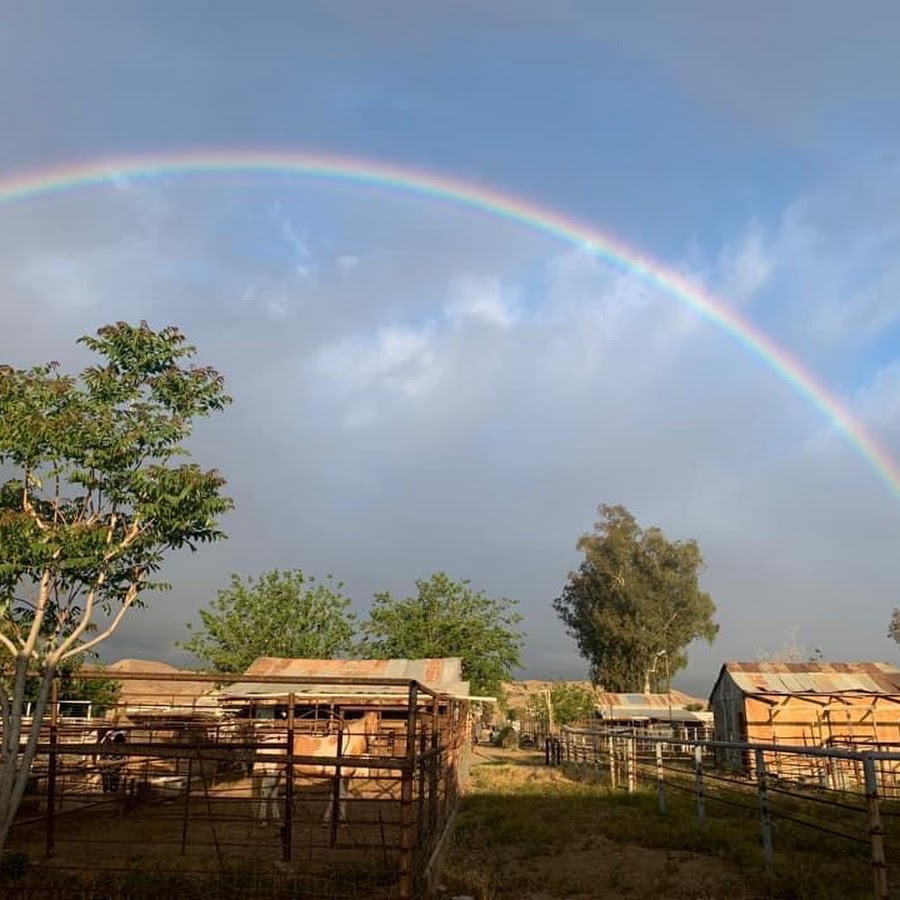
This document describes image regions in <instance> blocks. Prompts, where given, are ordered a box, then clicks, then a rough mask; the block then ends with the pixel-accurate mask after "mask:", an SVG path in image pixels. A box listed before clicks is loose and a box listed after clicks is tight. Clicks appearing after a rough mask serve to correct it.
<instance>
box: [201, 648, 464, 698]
mask: <svg viewBox="0 0 900 900" xmlns="http://www.w3.org/2000/svg"><path fill="white" fill-rule="evenodd" d="M269 675H279V676H282V677H296V678H297V681H296V682H291V683H290V684H277V685H275V684H261V683H259V682H253V681H249V680H248V681H239V682H236V683H235V684H230V685H227V686H226V687H223V688H222V689H221V691H220V692H219V694H220V696H221V697H223V698H228V697H233V698H248V699H249V698H253V697H259V698H262V697H273V696H282V697H283V696H284V695H285V694H289V693H294V694H306V695H308V696H320V697H329V696H361V695H367V694H368V695H371V694H373V693H376V694H378V695H391V694H397V695H398V696H405V695H406V691H407V688H406V687H405V686H403V685H376V686H367V685H365V684H351V685H347V684H339V683H334V684H310V683H309V682H304V681H303V679H304V677H314V678H322V677H328V676H329V675H332V676H334V677H336V678H396V679H403V680H406V681H418V682H419V683H421V684H424V685H425V686H426V687H428V688H431V689H432V690H434V691H437V692H439V693H444V694H452V695H453V696H456V697H465V696H468V694H469V683H468V682H467V681H463V680H462V660H461V659H460V658H458V657H447V658H444V659H283V658H279V657H271V656H264V657H260V658H259V659H257V660H255V661H254V662H253V664H252V665H251V666H250V667H249V668H248V669H247V671H246V672H244V676H245V677H246V678H254V677H265V676H269Z"/></svg>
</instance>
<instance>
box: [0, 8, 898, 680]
mask: <svg viewBox="0 0 900 900" xmlns="http://www.w3.org/2000/svg"><path fill="white" fill-rule="evenodd" d="M0 10H2V21H3V25H2V29H0V121H2V123H3V127H2V139H0V179H4V178H15V177H16V176H17V175H25V174H28V173H34V172H36V171H40V170H42V169H45V168H48V167H51V166H57V165H65V164H67V163H74V162H82V163H83V162H91V161H95V162H97V163H98V164H100V163H103V162H104V161H112V163H114V162H115V160H117V159H120V158H121V157H123V156H126V155H129V154H141V155H151V156H153V155H165V154H172V153H179V152H184V151H199V150H203V149H207V150H208V149H218V150H222V149H230V150H237V149H239V148H245V149H246V148H256V149H262V150H273V151H280V152H284V153H288V152H291V151H296V152H310V151H316V152H324V153H333V154H338V155H342V156H356V157H363V158H369V159H375V160H380V161H383V162H388V163H392V164H395V165H401V166H413V167H418V168H424V169H428V170H430V171H433V172H438V173H443V174H445V175H449V176H453V177H456V178H460V179H465V180H469V181H472V182H477V183H479V184H483V185H488V186H492V187H494V188H498V189H501V190H504V191H506V192H508V193H512V194H515V195H518V196H520V197H522V198H526V199H528V200H529V201H530V202H533V203H535V204H538V205H540V206H542V207H544V208H546V209H548V210H554V211H556V212H557V213H561V214H566V215H571V216H574V217H576V218H578V219H580V220H582V221H584V222H586V223H590V224H591V225H593V226H596V227H598V228H601V229H603V230H605V231H606V232H608V233H611V234H614V235H616V236H618V237H619V238H620V239H621V240H622V241H624V242H625V243H626V244H628V245H631V246H633V247H635V248H638V249H639V250H641V251H642V252H644V253H647V254H650V255H652V256H653V257H655V258H656V259H658V260H659V261H660V262H661V263H663V264H664V265H665V266H667V267H669V268H671V269H674V270H676V271H678V272H680V273H681V274H683V275H685V276H686V277H688V278H690V279H691V280H692V281H695V282H696V283H697V284H699V285H702V286H704V287H705V288H707V289H708V290H710V291H712V292H714V293H715V294H716V295H717V296H719V297H720V298H722V300H723V301H724V302H725V303H726V304H729V305H733V306H735V307H737V308H739V310H740V312H741V314H742V315H743V316H745V317H746V318H747V319H748V320H749V321H751V322H752V323H754V324H755V325H756V326H757V327H759V328H761V329H762V330H763V331H765V332H766V333H768V334H769V335H770V336H771V337H772V338H774V339H775V340H776V341H777V342H778V343H779V344H780V345H781V346H782V347H783V348H784V349H786V350H787V351H788V352H789V353H790V354H791V355H793V356H794V357H796V358H797V359H798V360H799V361H801V362H802V363H803V364H804V365H805V366H807V367H808V368H809V370H810V371H812V372H813V373H814V374H815V375H816V377H817V378H819V379H820V380H821V381H822V382H823V383H824V384H825V385H827V387H828V389H829V390H830V391H832V392H833V393H834V394H835V395H837V396H838V397H840V398H841V400H842V401H843V402H844V403H846V404H847V406H848V407H850V408H851V409H852V410H853V411H854V412H855V413H856V414H857V415H858V416H859V418H860V419H861V420H862V421H863V422H864V423H865V425H866V427H867V428H868V429H869V431H870V433H871V435H872V436H873V437H874V438H875V439H876V440H877V441H878V442H879V443H880V444H881V445H882V446H883V447H884V448H885V450H886V451H887V452H889V453H890V454H892V455H893V456H894V458H900V253H898V250H900V203H898V200H900V106H898V104H897V103H896V97H895V87H896V84H897V82H898V79H900V58H898V57H897V54H896V46H897V42H898V39H900V10H898V8H897V7H896V5H895V4H893V3H879V2H876V0H871V2H868V3H866V4H864V5H863V6H861V7H860V8H859V9H855V10H853V11H850V9H849V7H848V6H847V5H846V4H843V3H833V4H832V3H823V2H815V3H812V2H809V3H806V2H796V3H792V4H789V5H788V4H762V5H759V4H757V5H755V6H753V5H746V4H744V5H735V4H721V3H718V2H715V3H714V2H700V0H695V2H687V3H681V4H677V9H676V5H673V4H669V3H665V2H658V3H652V2H638V3H617V4H606V3H601V2H598V0H586V2H575V0H572V2H565V0H556V2H554V3H532V2H529V0H516V2H512V0H510V2H505V0H499V2H494V3H490V4H485V3H480V2H478V3H476V2H465V0H460V2H456V3H452V4H446V3H421V2H412V0H409V2H393V0H385V2H371V3H361V2H330V3H327V4H324V3H316V2H309V3H304V2H290V3H287V2H285V3H279V2H275V0H269V2H266V3H261V4H237V3H222V4H216V5H215V6H213V5H211V4H209V3H201V2H189V0H178V2H174V0H173V2H168V0H161V2H157V3H154V4H146V3H130V2H122V0H117V2H94V0H86V2H83V3H80V4H71V3H66V2H59V3H50V2H39V0H36V2H33V3H28V4H22V3H13V2H5V0H0ZM112 168H114V166H113V165H112V164H111V169H112ZM0 285H2V289H0V361H2V362H6V363H11V364H14V365H29V364H31V363H34V362H38V361H43V360H47V359H60V360H62V361H64V362H66V363H67V364H70V365H72V366H76V365H78V364H79V363H81V362H82V361H83V358H82V357H80V356H79V354H78V353H77V352H75V351H74V350H73V342H74V340H75V338H76V337H77V336H78V335H80V334H83V333H85V332H89V331H92V330H94V329H95V328H96V327H97V326H99V325H100V324H102V323H104V322H107V321H111V320H117V319H128V320H134V321H136V320H139V319H147V320H148V321H149V322H150V323H151V324H153V325H154V326H162V325H164V324H167V323H170V322H173V323H176V324H178V325H180V326H181V327H182V328H183V329H185V330H186V331H187V333H188V335H189V336H190V338H191V339H192V340H193V342H194V343H196V344H198V346H199V348H200V356H201V359H202V361H203V362H209V363H211V364H213V365H215V366H216V367H218V368H219V369H221V370H222V371H223V372H224V373H225V374H226V375H227V378H228V384H229V389H230V391H231V393H232V394H233V395H234V397H235V404H234V406H233V407H232V408H231V409H230V410H229V411H228V412H227V414H226V415H224V416H222V417H219V419H218V420H217V421H213V422H209V423H204V425H203V426H202V427H201V428H200V429H199V431H198V433H197V435H196V440H195V450H196V455H197V456H198V458H199V459H200V460H201V461H202V462H204V463H206V464H209V465H215V466H217V467H219V468H221V469H222V470H223V471H224V472H225V474H226V475H227V477H228V479H229V482H230V491H231V493H232V494H233V496H234V498H235V500H236V503H237V507H236V511H235V512H234V513H233V514H232V515H231V516H230V517H229V518H228V520H227V523H226V528H227V530H228V532H229V534H230V540H229V541H228V542H227V543H226V544H224V545H221V546H219V547H215V548H212V549H207V550H203V551H202V552H201V553H200V554H198V555H196V556H186V557H181V556H180V557H177V558H173V559H172V560H171V562H170V564H169V566H168V571H167V574H168V576H169V577H170V579H171V580H172V581H173V582H174V590H173V591H172V592H171V593H170V594H168V595H166V596H164V597H161V598H159V600H158V601H155V602H154V603H153V605H152V608H151V609H150V610H148V611H145V612H139V613H136V614H135V615H133V616H132V618H131V619H130V621H128V622H127V623H126V625H124V626H123V628H122V630H121V633H120V635H119V636H118V637H117V638H116V640H115V641H114V642H113V643H112V644H111V645H109V647H108V648H107V650H106V654H105V655H106V656H107V658H109V659H113V658H116V657H119V656H125V655H128V656H142V657H155V658H162V659H168V660H171V661H173V662H183V661H184V657H183V656H181V655H179V653H178V651H176V650H175V648H174V646H173V645H174V642H175V641H176V640H177V639H178V638H179V637H182V636H183V635H184V623H185V622H187V621H188V620H190V619H192V618H193V616H194V613H195V611H196V609H197V608H198V606H200V605H203V604H204V603H206V602H207V601H208V600H209V599H210V598H211V597H212V596H214V594H215V590H216V588H217V587H219V586H221V585H223V584H224V583H225V582H226V580H227V574H228V573H229V572H231V571H237V572H241V573H245V574H246V573H253V572H260V571H264V570H266V569H270V568H274V567H279V568H287V567H294V566H299V567H302V568H304V569H305V570H307V571H310V572H313V573H319V574H324V573H327V572H333V573H334V574H335V575H337V576H339V577H340V578H342V579H343V580H344V581H345V582H346V584H347V587H348V591H349V592H350V594H351V595H352V597H353V598H354V602H355V604H356V606H357V608H358V610H359V611H361V612H363V611H364V610H365V609H366V607H367V605H368V602H369V599H370V598H371V595H372V593H373V592H374V591H376V590H382V589H390V590H393V591H395V592H405V591H407V590H408V589H409V588H410V587H411V586H412V582H413V580H414V579H415V578H417V577H424V576H427V575H428V574H429V573H431V572H433V571H435V570H438V569H443V570H446V571H448V572H450V573H451V574H453V575H455V576H457V577H465V578H470V579H471V580H472V582H473V583H474V584H475V585H476V586H478V587H481V588H484V589H485V590H487V591H488V592H489V593H491V594H493V595H504V596H508V597H512V598H515V599H517V600H518V601H519V602H520V604H521V607H522V610H523V612H524V613H525V617H526V618H525V624H526V627H527V629H528V633H529V638H528V645H527V652H526V659H527V667H526V670H525V673H524V674H527V675H529V676H532V677H575V676H577V677H581V676H583V674H584V673H585V671H586V666H585V664H584V663H583V661H581V660H579V658H578V656H577V654H576V651H575V646H574V643H573V642H572V641H571V640H570V639H569V638H568V637H566V635H565V634H564V631H563V628H562V626H561V625H560V623H559V622H558V621H557V620H556V618H555V615H554V613H553V611H552V607H551V601H552V598H553V597H555V596H556V595H557V594H558V593H559V591H560V589H561V587H562V585H563V583H564V580H565V577H566V573H567V572H568V571H569V570H570V569H571V568H573V567H574V566H575V565H577V562H578V557H577V554H576V552H575V541H576V539H577V537H578V535H579V534H581V533H582V532H584V531H586V530H589V529H590V528H591V527H592V525H593V523H594V521H595V518H596V515H595V510H596V506H597V505H598V504H599V503H602V502H607V503H623V504H625V505H626V506H627V507H628V508H629V509H631V511H632V512H633V513H634V514H635V515H636V516H637V518H638V519H639V521H640V522H641V523H642V524H645V525H651V524H656V525H659V526H661V527H662V528H663V529H664V530H665V531H666V532H667V533H668V534H669V536H670V537H673V538H688V537H694V538H696V539H697V540H698V542H699V543H700V546H701V549H702V551H703V553H704V556H705V558H706V562H707V568H706V570H705V572H704V574H703V584H704V586H705V587H706V589H707V590H709V591H710V592H711V594H712V595H713V598H714V600H715V602H716V604H717V606H718V610H719V613H718V620H719V622H720V624H721V633H720V637H719V638H718V640H717V641H716V643H715V644H714V646H713V647H712V648H709V647H707V646H705V645H701V646H697V647H695V648H693V650H692V654H691V660H692V661H691V665H690V668H689V669H688V671H687V672H686V673H684V674H683V675H682V676H681V677H680V678H679V679H678V680H677V681H676V684H680V685H681V686H683V687H684V688H686V689H689V690H694V691H697V692H699V693H705V692H707V691H708V689H709V687H710V685H711V681H712V678H713V677H714V675H715V672H716V670H717V667H718V666H719V664H720V663H721V661H723V660H724V659H734V658H740V659H749V660H752V659H756V658H758V657H759V656H760V654H761V653H765V652H774V651H776V650H778V649H779V647H780V646H781V645H782V644H784V643H785V641H786V640H789V639H790V638H791V636H795V638H796V641H797V642H798V643H799V644H801V645H804V646H805V647H806V648H807V650H809V651H811V650H812V649H813V648H814V647H820V648H821V649H822V651H823V653H824V654H825V656H826V657H827V658H830V659H888V660H896V658H897V653H898V651H897V648H896V647H895V646H894V645H893V644H892V643H891V642H890V641H889V640H888V639H887V638H886V637H885V631H886V624H887V620H888V618H889V616H890V612H891V609H892V607H893V605H894V604H895V603H898V602H900V596H898V589H897V586H898V584H900V496H898V495H897V493H893V492H892V491H891V490H890V489H889V487H888V486H886V484H885V483H884V481H882V480H880V479H879V478H878V477H877V475H876V474H875V473H874V472H873V470H872V468H871V467H870V466H869V465H868V464H867V463H866V462H865V461H864V460H863V459H862V458H861V457H860V455H859V454H858V453H857V452H856V451H855V450H854V449H853V448H852V447H851V446H849V444H848V443H847V441H846V440H845V439H844V438H842V437H841V435H840V434H839V433H837V432H836V431H835V429H834V427H833V425H832V424H831V423H830V422H829V421H828V420H827V418H825V417H824V416H823V415H822V414H821V412H819V411H817V410H816V409H815V408H814V407H813V406H812V405H811V403H810V402H809V400H808V399H807V398H805V397H804V396H802V395H801V394H799V393H798V392H797V391H796V390H795V389H794V388H792V387H791V386H790V385H788V384H786V383H785V381H784V380H783V379H781V378H780V377H779V376H778V375H777V374H776V373H775V372H773V371H772V370H771V369H770V368H768V367H767V366H766V365H765V364H764V363H763V362H761V361H760V359H759V358H757V357H755V356H754V355H752V354H751V353H748V352H747V350H746V349H744V348H743V347H742V346H741V345H739V344H738V343H736V342H735V341H734V340H733V339H732V338H730V337H729V336H727V335H726V334H724V333H723V332H722V331H721V330H719V329H718V328H717V327H716V326H714V325H713V324H711V323H709V322H708V321H706V320H704V319H701V318H700V317H698V316H697V315H696V314H695V313H693V312H691V311H690V310H689V309H688V308H687V307H686V306H685V305H684V304H683V303H682V302H681V301H679V300H677V299H675V298H673V297H671V296H669V295H666V294H663V293H660V292H659V291H657V290H654V289H653V288H652V287H651V286H649V285H647V284H645V283H642V282H641V281H640V280H638V279H637V278H636V277H635V276H633V275H631V274H629V273H628V272H627V271H625V270H621V269H616V268H613V267H611V266H610V265H608V264H607V263H604V262H602V261H601V260H599V259H597V258H596V257H594V256H593V255H592V254H591V252H590V249H589V248H587V247H584V246H573V245H569V244H565V243H563V242H561V241H559V240H558V239H554V238H552V237H550V236H548V235H546V234H542V233H540V232H538V231H536V230H534V229H530V228H528V227H526V226H524V225H522V224H517V223H514V222H509V221H502V220H499V219H497V218H494V217H491V216H489V215H486V214H484V213H480V212H477V211H473V210H466V209H464V208H461V207H459V206H454V205H452V204H450V203H447V202H446V201H439V200H436V199H429V198H427V197H423V196H416V195H412V194H408V193H406V194H404V193H403V192H400V191H396V190H387V189H384V188H378V187H373V186H365V185H352V184H347V183H339V182H335V181H333V180H332V181H328V180H325V179H321V178H320V179H315V178H310V177H300V176H296V175H289V174H286V173H277V172H274V173H268V174H255V175H254V174H248V173H243V174H235V173H231V174H218V175H214V174H195V175H165V176H163V175H161V176H158V177H152V178H128V177H112V178H111V179H110V181H109V183H108V184H106V185H102V186H97V187H92V188H83V189H79V190H73V191H67V192H52V193H49V194H45V195H42V196H34V197H29V198H24V199H18V200H15V201H8V202H5V203H4V202H0Z"/></svg>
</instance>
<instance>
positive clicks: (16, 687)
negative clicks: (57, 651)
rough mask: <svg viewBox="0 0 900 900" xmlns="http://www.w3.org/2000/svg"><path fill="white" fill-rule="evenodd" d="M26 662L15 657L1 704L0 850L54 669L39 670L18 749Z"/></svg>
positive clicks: (23, 781) (22, 785)
mask: <svg viewBox="0 0 900 900" xmlns="http://www.w3.org/2000/svg"><path fill="white" fill-rule="evenodd" d="M28 662H29V660H28V658H27V657H25V656H18V657H16V660H15V669H14V671H15V675H14V677H13V690H12V695H11V696H9V697H8V700H7V702H6V703H4V704H3V721H2V728H3V736H2V744H0V854H2V853H3V850H4V848H5V847H6V840H7V838H8V836H9V829H10V828H11V827H12V823H13V820H14V819H15V816H16V813H17V812H18V809H19V804H20V803H21V802H22V797H23V795H24V794H25V788H26V787H27V785H28V776H29V775H30V774H31V766H32V763H33V762H34V757H35V754H36V753H37V744H38V738H39V736H40V731H41V724H42V722H43V718H44V712H45V711H46V709H47V700H48V698H49V696H50V687H51V685H52V683H53V675H54V671H55V667H54V666H47V667H46V668H45V669H44V671H43V672H42V673H41V680H40V687H39V688H38V695H37V697H36V699H35V703H34V709H33V710H32V718H31V727H30V729H29V732H28V737H27V740H26V742H25V747H24V749H23V750H21V752H20V748H21V742H22V726H23V722H22V719H23V718H24V712H25V687H26V683H27V680H28Z"/></svg>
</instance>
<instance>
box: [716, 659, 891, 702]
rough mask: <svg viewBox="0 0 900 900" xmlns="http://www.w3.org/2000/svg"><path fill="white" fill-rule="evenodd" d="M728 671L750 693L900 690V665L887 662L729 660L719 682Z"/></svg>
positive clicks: (884, 691)
mask: <svg viewBox="0 0 900 900" xmlns="http://www.w3.org/2000/svg"><path fill="white" fill-rule="evenodd" d="M725 673H728V675H730V676H731V678H732V680H733V681H734V683H735V684H736V685H737V686H738V687H739V688H740V689H741V690H742V691H744V692H745V693H748V694H804V693H810V694H837V693H844V692H848V691H863V692H866V693H876V694H898V693H900V669H898V668H897V667H896V666H894V665H891V664H890V663H883V662H752V663H748V662H727V663H725V665H724V666H723V667H722V671H721V673H720V675H719V679H717V680H716V684H718V683H719V680H721V678H722V676H723V675H724V674H725ZM713 691H715V687H713Z"/></svg>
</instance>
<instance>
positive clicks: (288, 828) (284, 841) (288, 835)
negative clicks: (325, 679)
mask: <svg viewBox="0 0 900 900" xmlns="http://www.w3.org/2000/svg"><path fill="white" fill-rule="evenodd" d="M338 752H339V753H340V748H338ZM338 809H340V807H339V808H338ZM331 814H332V818H333V817H334V815H335V810H333V809H332V811H331ZM338 815H340V812H338ZM293 847H294V695H293V694H290V695H289V696H288V711H287V763H286V764H285V773H284V830H283V832H282V835H281V858H282V859H283V860H284V861H285V862H290V861H291V855H292V852H293Z"/></svg>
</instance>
